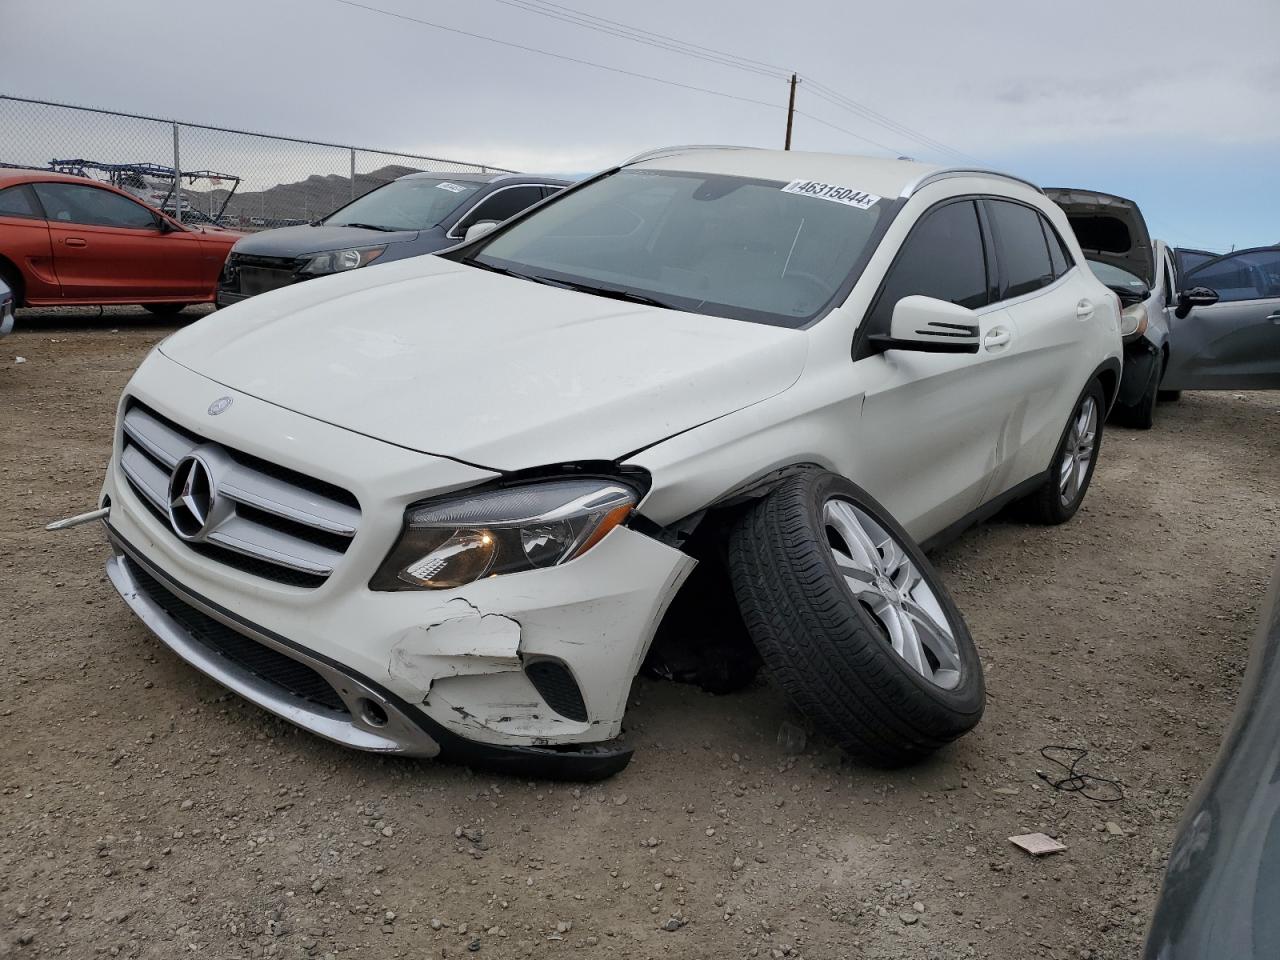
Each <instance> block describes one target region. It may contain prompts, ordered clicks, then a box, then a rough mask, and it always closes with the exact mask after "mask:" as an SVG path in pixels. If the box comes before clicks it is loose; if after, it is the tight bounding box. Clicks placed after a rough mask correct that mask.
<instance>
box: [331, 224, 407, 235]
mask: <svg viewBox="0 0 1280 960" xmlns="http://www.w3.org/2000/svg"><path fill="white" fill-rule="evenodd" d="M333 226H335V227H359V228H360V229H361V230H380V231H381V232H383V233H399V232H400V228H399V227H384V226H383V225H382V224H380V223H335V224H333Z"/></svg>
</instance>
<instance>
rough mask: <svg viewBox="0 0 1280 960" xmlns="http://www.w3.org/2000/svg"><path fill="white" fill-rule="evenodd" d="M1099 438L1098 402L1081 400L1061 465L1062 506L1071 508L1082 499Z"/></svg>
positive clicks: (1090, 399) (1059, 482)
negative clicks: (1079, 498) (1081, 494)
mask: <svg viewBox="0 0 1280 960" xmlns="http://www.w3.org/2000/svg"><path fill="white" fill-rule="evenodd" d="M1097 439H1098V403H1097V401H1096V400H1095V399H1094V398H1093V396H1092V395H1090V396H1086V397H1085V398H1084V399H1083V400H1081V401H1080V406H1079V407H1077V408H1076V412H1075V415H1074V416H1073V417H1072V418H1071V426H1070V428H1068V430H1067V442H1066V448H1065V449H1064V450H1063V451H1062V460H1061V461H1060V462H1059V463H1058V496H1059V497H1061V498H1062V505H1063V506H1064V507H1070V506H1071V505H1072V504H1073V503H1075V502H1076V499H1077V498H1078V497H1079V496H1080V491H1081V490H1082V489H1083V487H1084V482H1085V478H1086V477H1088V475H1089V467H1090V466H1092V464H1093V448H1094V446H1095V445H1096V443H1097Z"/></svg>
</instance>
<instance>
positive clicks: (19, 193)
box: [0, 184, 44, 220]
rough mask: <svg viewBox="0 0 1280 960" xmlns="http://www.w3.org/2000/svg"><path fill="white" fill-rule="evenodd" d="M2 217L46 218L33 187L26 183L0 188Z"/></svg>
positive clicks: (0, 212) (0, 214) (0, 215)
mask: <svg viewBox="0 0 1280 960" xmlns="http://www.w3.org/2000/svg"><path fill="white" fill-rule="evenodd" d="M0 217H28V218H31V219H35V220H42V219H44V214H43V213H41V212H40V210H39V208H38V207H37V206H36V201H35V197H33V196H32V195H31V188H30V187H28V186H27V185H26V184H19V185H18V186H16V187H9V188H8V189H7V190H0Z"/></svg>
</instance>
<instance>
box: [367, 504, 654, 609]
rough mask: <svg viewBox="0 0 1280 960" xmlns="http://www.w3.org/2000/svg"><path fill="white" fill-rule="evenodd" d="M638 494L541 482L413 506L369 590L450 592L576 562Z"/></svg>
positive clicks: (627, 510) (629, 508)
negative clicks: (502, 576) (485, 580)
mask: <svg viewBox="0 0 1280 960" xmlns="http://www.w3.org/2000/svg"><path fill="white" fill-rule="evenodd" d="M638 500H639V496H638V494H637V493H636V491H635V490H633V489H632V488H631V487H629V486H627V485H626V484H623V483H619V482H617V481H614V480H603V479H594V480H592V479H575V480H546V481H542V482H540V483H529V484H523V485H521V486H515V487H507V488H505V489H494V490H485V491H483V492H476V493H471V494H463V495H461V496H455V497H447V498H442V499H440V500H434V501H430V502H427V503H423V504H419V505H417V506H414V507H410V508H409V510H408V512H407V513H406V514H405V524H404V531H403V532H402V533H401V535H400V540H399V541H398V542H397V543H396V545H395V546H394V547H393V548H392V550H391V552H390V553H389V554H388V555H387V559H386V560H384V561H383V562H382V566H381V567H379V568H378V572H377V573H375V574H374V575H373V579H372V580H370V581H369V588H370V589H371V590H448V589H450V588H452V587H461V586H464V585H465V584H468V583H472V582H474V581H476V580H479V579H480V578H481V577H496V576H498V575H499V574H503V573H519V572H520V571H523V570H536V569H539V568H541V567H554V566H556V565H557V564H561V563H565V562H567V561H569V560H572V559H573V558H574V557H580V556H582V554H584V553H586V552H587V551H588V550H590V549H591V548H592V547H593V546H595V545H596V544H597V543H599V542H600V540H602V539H603V538H604V535H605V534H606V533H608V532H609V531H610V530H612V529H613V528H614V527H616V526H617V525H618V524H620V523H622V522H623V521H624V520H626V519H627V517H628V516H630V514H631V511H632V510H633V509H635V506H636V503H637V502H638Z"/></svg>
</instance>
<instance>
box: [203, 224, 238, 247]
mask: <svg viewBox="0 0 1280 960" xmlns="http://www.w3.org/2000/svg"><path fill="white" fill-rule="evenodd" d="M189 229H192V230H195V232H196V233H198V234H200V239H201V240H207V241H208V242H209V243H221V244H225V245H226V246H228V247H229V246H231V245H232V244H234V243H236V242H237V241H239V240H242V239H244V238H245V237H247V236H249V234H247V233H242V232H240V231H239V230H228V229H226V228H225V227H206V226H199V227H190V228H189Z"/></svg>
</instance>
